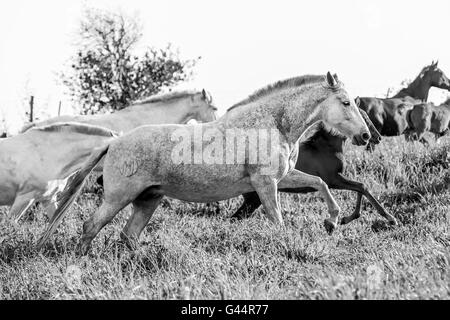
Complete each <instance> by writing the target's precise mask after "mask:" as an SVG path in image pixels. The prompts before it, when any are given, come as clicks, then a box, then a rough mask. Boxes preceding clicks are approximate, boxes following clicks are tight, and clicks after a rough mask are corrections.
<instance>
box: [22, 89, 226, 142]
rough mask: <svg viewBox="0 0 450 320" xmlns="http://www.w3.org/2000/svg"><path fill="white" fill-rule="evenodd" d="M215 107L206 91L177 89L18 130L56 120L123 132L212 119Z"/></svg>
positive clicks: (48, 121)
mask: <svg viewBox="0 0 450 320" xmlns="http://www.w3.org/2000/svg"><path fill="white" fill-rule="evenodd" d="M216 112H217V108H216V107H215V106H214V103H213V99H212V96H211V94H210V93H209V92H207V91H206V90H202V91H176V92H171V93H166V94H159V95H154V96H151V97H149V98H147V99H144V100H141V101H137V102H135V103H133V104H132V105H131V106H129V107H127V108H125V109H122V110H119V111H116V112H114V113H110V114H96V115H76V116H60V117H55V118H51V119H48V120H45V121H41V122H36V123H31V124H28V125H27V126H25V127H24V128H23V129H22V131H21V133H23V132H26V131H27V130H29V129H31V128H33V127H39V126H47V125H50V124H53V123H58V122H77V123H85V124H90V125H95V126H100V127H104V128H108V129H110V130H113V131H116V132H123V133H126V132H128V131H131V130H133V129H135V128H137V127H140V126H143V125H149V124H171V123H174V124H175V123H176V124H185V123H187V122H189V121H190V120H196V121H198V122H210V121H214V120H215V119H216V118H217V116H216Z"/></svg>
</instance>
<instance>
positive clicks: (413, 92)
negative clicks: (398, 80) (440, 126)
mask: <svg viewBox="0 0 450 320" xmlns="http://www.w3.org/2000/svg"><path fill="white" fill-rule="evenodd" d="M430 88H431V84H430V82H429V81H425V80H424V79H422V78H421V77H420V76H418V77H417V78H416V79H415V80H414V81H413V82H411V84H410V85H409V86H408V87H407V88H404V89H402V90H401V91H400V92H399V93H398V94H396V95H395V96H394V97H393V98H404V97H406V96H408V97H411V98H414V99H419V100H421V101H427V100H428V93H429V92H430Z"/></svg>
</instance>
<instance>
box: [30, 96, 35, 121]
mask: <svg viewBox="0 0 450 320" xmlns="http://www.w3.org/2000/svg"><path fill="white" fill-rule="evenodd" d="M33 120H34V96H31V98H30V122H33Z"/></svg>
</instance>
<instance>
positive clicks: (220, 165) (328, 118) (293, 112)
mask: <svg viewBox="0 0 450 320" xmlns="http://www.w3.org/2000/svg"><path fill="white" fill-rule="evenodd" d="M324 80H325V81H324ZM317 123H321V124H322V125H323V127H324V128H325V129H326V130H327V131H328V132H331V133H333V134H334V135H340V136H345V137H348V138H350V139H352V141H353V142H354V143H355V144H358V145H363V144H366V143H367V142H368V141H369V139H370V137H371V135H370V132H369V129H368V128H367V125H366V123H365V122H364V120H363V118H362V117H361V114H360V113H359V112H358V108H357V107H356V105H355V102H354V100H353V98H351V97H350V96H349V95H348V93H347V92H346V90H345V89H344V88H343V86H342V85H341V84H340V83H338V81H337V80H336V79H335V78H334V77H333V76H332V75H331V74H330V73H328V74H327V76H326V77H325V78H324V77H323V76H303V77H297V78H293V79H288V80H285V81H280V82H277V83H275V84H273V85H271V86H268V87H266V88H264V89H262V90H260V91H258V92H257V93H256V94H254V95H252V96H250V97H249V98H248V99H246V100H244V101H243V102H241V103H239V104H237V105H236V106H235V107H234V108H232V109H230V110H229V111H228V113H227V114H226V115H225V116H224V117H222V118H220V119H219V120H217V121H214V122H210V123H207V124H199V125H191V126H185V125H159V126H143V127H140V128H138V129H136V130H133V131H131V132H130V133H128V134H126V135H124V136H122V137H119V138H117V139H114V140H113V141H111V142H108V143H107V144H105V145H104V147H103V148H102V149H99V150H97V151H96V152H94V153H93V154H92V156H91V158H90V161H88V162H86V163H87V164H88V165H86V166H84V167H83V168H81V169H80V172H79V174H77V175H75V176H74V178H73V179H72V180H71V181H70V182H69V183H68V187H67V188H66V190H65V191H64V192H63V193H62V194H61V197H60V201H59V202H58V205H57V207H58V209H57V212H56V213H55V215H54V216H53V218H52V221H51V224H50V227H49V229H48V230H47V232H46V233H45V234H44V236H43V237H42V238H41V240H40V241H39V246H42V244H43V243H45V241H46V240H47V238H48V237H49V236H50V234H51V233H52V231H53V230H54V228H56V226H57V224H58V222H59V221H61V219H62V217H63V215H64V212H65V211H66V210H67V208H68V207H69V205H70V203H71V202H72V201H73V199H74V197H75V195H76V194H77V192H78V191H79V190H80V188H81V186H82V184H83V181H84V179H85V177H86V176H87V175H88V174H89V172H90V170H92V168H93V167H94V166H95V165H96V164H97V163H98V162H99V161H101V159H103V157H105V156H106V157H105V164H104V170H103V175H104V188H105V200H104V202H103V204H102V206H101V207H100V209H99V210H98V212H97V213H96V214H94V215H93V216H92V217H91V219H90V220H89V221H87V222H86V223H85V225H84V232H83V237H82V239H81V245H80V249H81V251H82V252H83V253H86V252H87V250H88V249H89V248H90V245H91V242H92V240H93V239H94V238H95V236H96V235H97V234H98V232H99V231H100V230H101V229H102V228H103V227H104V226H105V225H106V224H107V223H109V222H110V221H111V220H112V219H113V218H114V217H115V216H116V214H117V213H118V212H119V211H120V210H122V209H123V208H125V207H126V206H127V205H128V204H130V203H132V204H133V215H132V217H131V218H130V220H129V221H128V224H127V226H126V227H125V231H124V233H123V234H124V237H125V239H126V240H129V239H138V238H139V235H140V233H141V232H142V230H143V229H144V227H145V225H146V224H147V223H148V221H149V220H150V218H151V216H152V214H153V212H154V211H155V210H156V208H157V207H158V205H159V203H160V201H161V199H162V197H163V196H169V197H172V198H176V199H180V200H185V201H193V202H214V201H220V200H225V199H229V198H233V197H237V196H239V195H241V194H243V193H248V192H253V191H256V192H257V193H258V196H259V198H260V199H261V202H262V204H263V206H264V208H265V212H266V215H267V216H268V217H269V218H270V220H271V221H273V222H274V223H277V224H283V218H282V216H281V208H280V203H279V200H278V196H277V191H278V187H280V188H299V187H312V188H314V189H316V190H319V191H320V192H321V194H322V196H323V197H324V198H325V201H326V203H327V206H328V210H329V213H330V218H329V219H326V220H325V227H326V228H327V231H329V232H332V231H333V230H334V229H335V228H336V226H337V222H338V215H339V212H340V208H339V206H338V205H337V203H336V201H335V200H334V198H333V196H332V195H331V194H330V191H329V189H328V186H327V185H326V184H325V183H324V182H323V181H322V180H321V179H320V178H319V177H315V176H311V175H308V174H305V173H303V172H301V171H298V170H296V169H295V164H296V162H297V157H298V151H299V141H300V139H301V137H302V136H303V135H304V133H305V132H306V131H307V130H308V129H309V128H311V127H312V126H314V125H316V124H317ZM254 129H260V130H261V132H262V133H261V136H260V137H258V139H259V144H258V142H252V143H251V142H250V141H249V149H248V150H244V151H243V152H242V153H241V156H242V158H243V159H241V160H238V158H239V151H238V152H237V154H238V155H237V158H236V157H235V151H236V150H235V149H234V142H235V140H234V139H232V140H228V138H229V135H230V134H231V133H235V134H236V136H242V133H244V134H245V133H249V132H250V131H251V130H254ZM264 132H265V133H267V134H268V133H269V132H270V135H271V138H270V140H271V150H270V155H269V156H268V158H266V160H268V161H267V162H266V161H265V160H262V158H261V154H260V156H259V157H256V158H254V157H253V156H251V154H252V151H251V150H250V149H252V148H255V147H256V145H258V146H261V149H265V148H267V147H268V145H267V141H268V140H265V139H263V133H264ZM266 137H267V136H266ZM180 138H181V140H186V141H185V142H183V143H181V142H180ZM192 139H193V140H192ZM249 140H251V139H250V138H249ZM230 141H231V142H232V143H231V144H230ZM256 141H257V140H256ZM261 141H262V142H261ZM264 141H265V143H264ZM180 143H181V145H180ZM236 144H237V145H238V147H239V146H241V147H242V146H245V145H246V142H245V140H244V142H243V143H239V142H237V143H236ZM264 145H265V146H264ZM199 150H204V152H203V153H202V152H199ZM182 153H183V154H184V155H182V156H181V158H179V157H180V154H182ZM212 154H214V156H212ZM224 154H225V157H226V160H225V159H224ZM180 160H181V161H180Z"/></svg>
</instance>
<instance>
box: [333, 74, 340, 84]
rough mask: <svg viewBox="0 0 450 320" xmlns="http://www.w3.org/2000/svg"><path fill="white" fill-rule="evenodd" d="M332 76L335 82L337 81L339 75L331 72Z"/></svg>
mask: <svg viewBox="0 0 450 320" xmlns="http://www.w3.org/2000/svg"><path fill="white" fill-rule="evenodd" d="M333 78H334V79H335V80H336V82H339V77H338V75H337V73H335V74H333Z"/></svg>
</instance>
